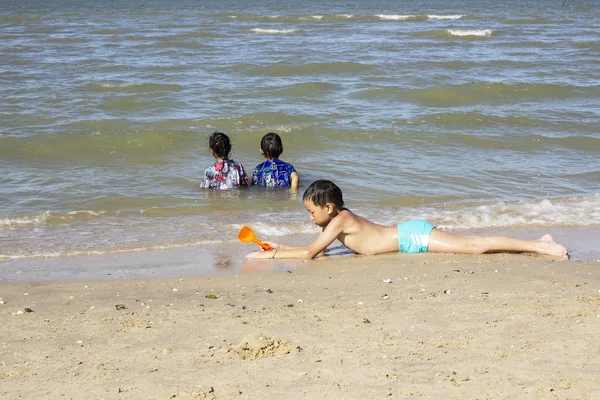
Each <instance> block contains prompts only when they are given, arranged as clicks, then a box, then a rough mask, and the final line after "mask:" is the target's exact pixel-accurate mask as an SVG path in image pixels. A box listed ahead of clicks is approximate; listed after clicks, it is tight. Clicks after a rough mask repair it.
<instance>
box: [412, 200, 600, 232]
mask: <svg viewBox="0 0 600 400" xmlns="http://www.w3.org/2000/svg"><path fill="white" fill-rule="evenodd" d="M418 217H419V218H423V219H427V220H430V221H431V222H432V223H435V224H436V225H437V226H438V227H440V228H442V229H445V228H448V229H476V228H490V227H491V228H494V227H496V228H497V227H502V228H510V227H519V226H521V227H522V226H541V227H547V226H548V227H549V226H554V227H556V226H590V225H600V195H596V196H594V197H591V198H579V199H571V200H566V201H565V200H552V201H551V200H547V199H546V200H541V201H536V202H526V201H521V202H517V203H506V202H499V203H494V204H486V205H479V206H475V207H469V208H462V209H457V210H444V211H442V212H440V211H439V210H437V211H427V212H424V213H421V214H420V215H419V216H418Z"/></svg>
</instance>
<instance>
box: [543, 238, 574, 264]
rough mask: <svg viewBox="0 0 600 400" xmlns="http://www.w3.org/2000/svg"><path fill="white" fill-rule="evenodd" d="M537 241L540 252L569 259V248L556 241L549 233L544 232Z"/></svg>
mask: <svg viewBox="0 0 600 400" xmlns="http://www.w3.org/2000/svg"><path fill="white" fill-rule="evenodd" d="M538 242H540V245H541V246H540V251H541V252H542V253H544V254H549V255H551V256H557V257H562V258H564V259H567V260H568V259H569V250H567V248H566V247H565V246H563V245H561V244H558V243H556V242H555V241H554V238H553V237H552V236H550V234H545V235H544V236H542V237H541V238H540V239H539V240H538Z"/></svg>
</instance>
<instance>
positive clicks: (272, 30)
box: [250, 28, 297, 35]
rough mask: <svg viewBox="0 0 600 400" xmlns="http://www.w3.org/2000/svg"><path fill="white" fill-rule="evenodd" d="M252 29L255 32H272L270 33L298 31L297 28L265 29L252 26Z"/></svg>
mask: <svg viewBox="0 0 600 400" xmlns="http://www.w3.org/2000/svg"><path fill="white" fill-rule="evenodd" d="M250 30H251V31H252V32H254V33H260V34H270V35H274V34H275V35H276V34H288V33H294V32H296V31H297V30H296V29H264V28H252V29H250Z"/></svg>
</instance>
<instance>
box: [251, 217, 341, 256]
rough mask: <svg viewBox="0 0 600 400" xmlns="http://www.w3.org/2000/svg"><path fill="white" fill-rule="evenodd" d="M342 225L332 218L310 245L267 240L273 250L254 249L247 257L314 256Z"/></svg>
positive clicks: (338, 232)
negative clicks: (281, 243) (289, 244)
mask: <svg viewBox="0 0 600 400" xmlns="http://www.w3.org/2000/svg"><path fill="white" fill-rule="evenodd" d="M342 231H343V227H342V226H341V224H340V223H338V221H336V220H333V221H331V222H330V223H329V225H327V228H325V230H324V231H323V232H321V234H320V235H319V237H318V238H317V240H315V241H314V242H313V243H312V244H311V245H310V246H286V245H280V244H277V243H273V242H267V243H269V244H270V245H271V246H272V247H273V249H274V250H273V251H255V252H254V253H250V254H248V255H247V256H246V257H247V258H263V259H264V258H307V259H310V258H315V257H316V256H318V255H319V254H321V253H322V252H323V251H324V250H325V249H326V248H327V246H329V245H330V244H331V243H333V241H334V240H335V239H336V238H337V237H338V235H339V234H340V233H342Z"/></svg>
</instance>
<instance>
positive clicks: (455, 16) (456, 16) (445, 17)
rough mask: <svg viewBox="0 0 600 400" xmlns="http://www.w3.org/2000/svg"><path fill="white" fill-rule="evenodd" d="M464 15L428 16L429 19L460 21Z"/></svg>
mask: <svg viewBox="0 0 600 400" xmlns="http://www.w3.org/2000/svg"><path fill="white" fill-rule="evenodd" d="M462 17H464V15H428V16H427V18H429V19H461V18H462Z"/></svg>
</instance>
